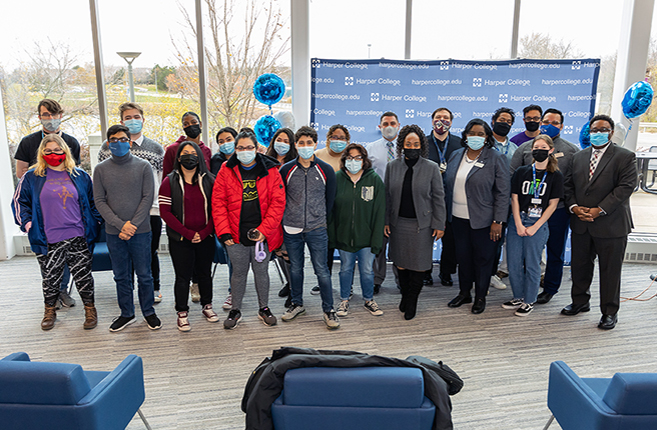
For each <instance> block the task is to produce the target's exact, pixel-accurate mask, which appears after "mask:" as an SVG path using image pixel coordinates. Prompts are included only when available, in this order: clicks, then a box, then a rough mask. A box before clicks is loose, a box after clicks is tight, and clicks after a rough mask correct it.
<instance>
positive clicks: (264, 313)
mask: <svg viewBox="0 0 657 430" xmlns="http://www.w3.org/2000/svg"><path fill="white" fill-rule="evenodd" d="M258 319H260V321H262V322H263V323H264V324H265V325H267V326H270V327H271V326H273V325H276V317H275V316H274V315H272V313H271V310H270V309H269V308H268V307H264V308H262V309H260V310H259V311H258Z"/></svg>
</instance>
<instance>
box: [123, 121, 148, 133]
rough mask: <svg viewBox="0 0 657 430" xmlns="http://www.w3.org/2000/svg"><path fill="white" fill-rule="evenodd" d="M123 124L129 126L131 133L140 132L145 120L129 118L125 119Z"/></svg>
mask: <svg viewBox="0 0 657 430" xmlns="http://www.w3.org/2000/svg"><path fill="white" fill-rule="evenodd" d="M123 125H125V126H126V127H128V130H130V134H139V133H141V129H142V127H143V126H144V122H143V121H142V120H140V119H129V120H126V121H123Z"/></svg>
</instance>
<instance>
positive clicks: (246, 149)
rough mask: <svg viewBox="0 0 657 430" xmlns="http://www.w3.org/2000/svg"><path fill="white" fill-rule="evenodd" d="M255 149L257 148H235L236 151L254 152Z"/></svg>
mask: <svg viewBox="0 0 657 430" xmlns="http://www.w3.org/2000/svg"><path fill="white" fill-rule="evenodd" d="M255 149H256V148H255V146H238V147H236V148H235V151H253V150H255Z"/></svg>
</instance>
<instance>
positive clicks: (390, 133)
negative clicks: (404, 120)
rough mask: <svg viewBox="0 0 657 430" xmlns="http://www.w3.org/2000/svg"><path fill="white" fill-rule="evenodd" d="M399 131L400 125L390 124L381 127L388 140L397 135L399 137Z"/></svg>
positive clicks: (382, 133)
mask: <svg viewBox="0 0 657 430" xmlns="http://www.w3.org/2000/svg"><path fill="white" fill-rule="evenodd" d="M398 132H399V127H393V126H391V125H389V126H388V127H383V128H382V129H381V135H382V136H383V137H384V138H385V139H386V140H392V139H394V138H395V137H397V133H398Z"/></svg>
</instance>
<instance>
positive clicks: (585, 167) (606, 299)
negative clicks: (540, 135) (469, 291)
mask: <svg viewBox="0 0 657 430" xmlns="http://www.w3.org/2000/svg"><path fill="white" fill-rule="evenodd" d="M589 126H590V130H591V147H590V148H587V149H585V150H583V151H580V152H578V153H576V154H574V155H573V158H572V166H571V167H572V168H571V169H570V170H569V171H568V172H567V173H566V179H565V184H564V188H565V190H564V191H565V202H566V207H568V209H569V210H570V212H572V215H571V223H570V227H571V229H572V242H571V243H572V261H571V271H572V278H573V285H572V290H571V297H572V303H571V304H570V305H568V306H566V307H565V308H563V309H562V310H561V313H562V314H564V315H577V314H578V313H580V312H587V311H589V310H590V309H591V307H590V304H589V300H590V298H591V292H590V286H591V281H592V279H593V269H594V264H595V257H596V255H597V257H598V260H599V270H600V310H601V311H602V318H601V319H600V323H599V324H598V327H599V328H601V329H603V330H610V329H613V328H614V327H615V326H616V322H617V320H618V317H617V314H618V308H619V306H620V285H621V269H622V266H623V257H624V256H625V246H626V245H627V235H628V234H629V233H630V231H631V229H632V227H634V225H633V224H632V214H631V212H630V196H631V195H632V192H633V191H634V188H635V187H636V184H637V169H636V157H635V155H634V153H633V152H632V151H629V150H627V149H625V148H622V147H620V146H617V145H615V144H614V143H612V142H611V141H610V139H611V136H612V134H613V133H614V121H613V120H612V119H611V118H610V117H608V116H607V115H596V116H594V117H593V118H592V119H591V121H590V122H589Z"/></svg>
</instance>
